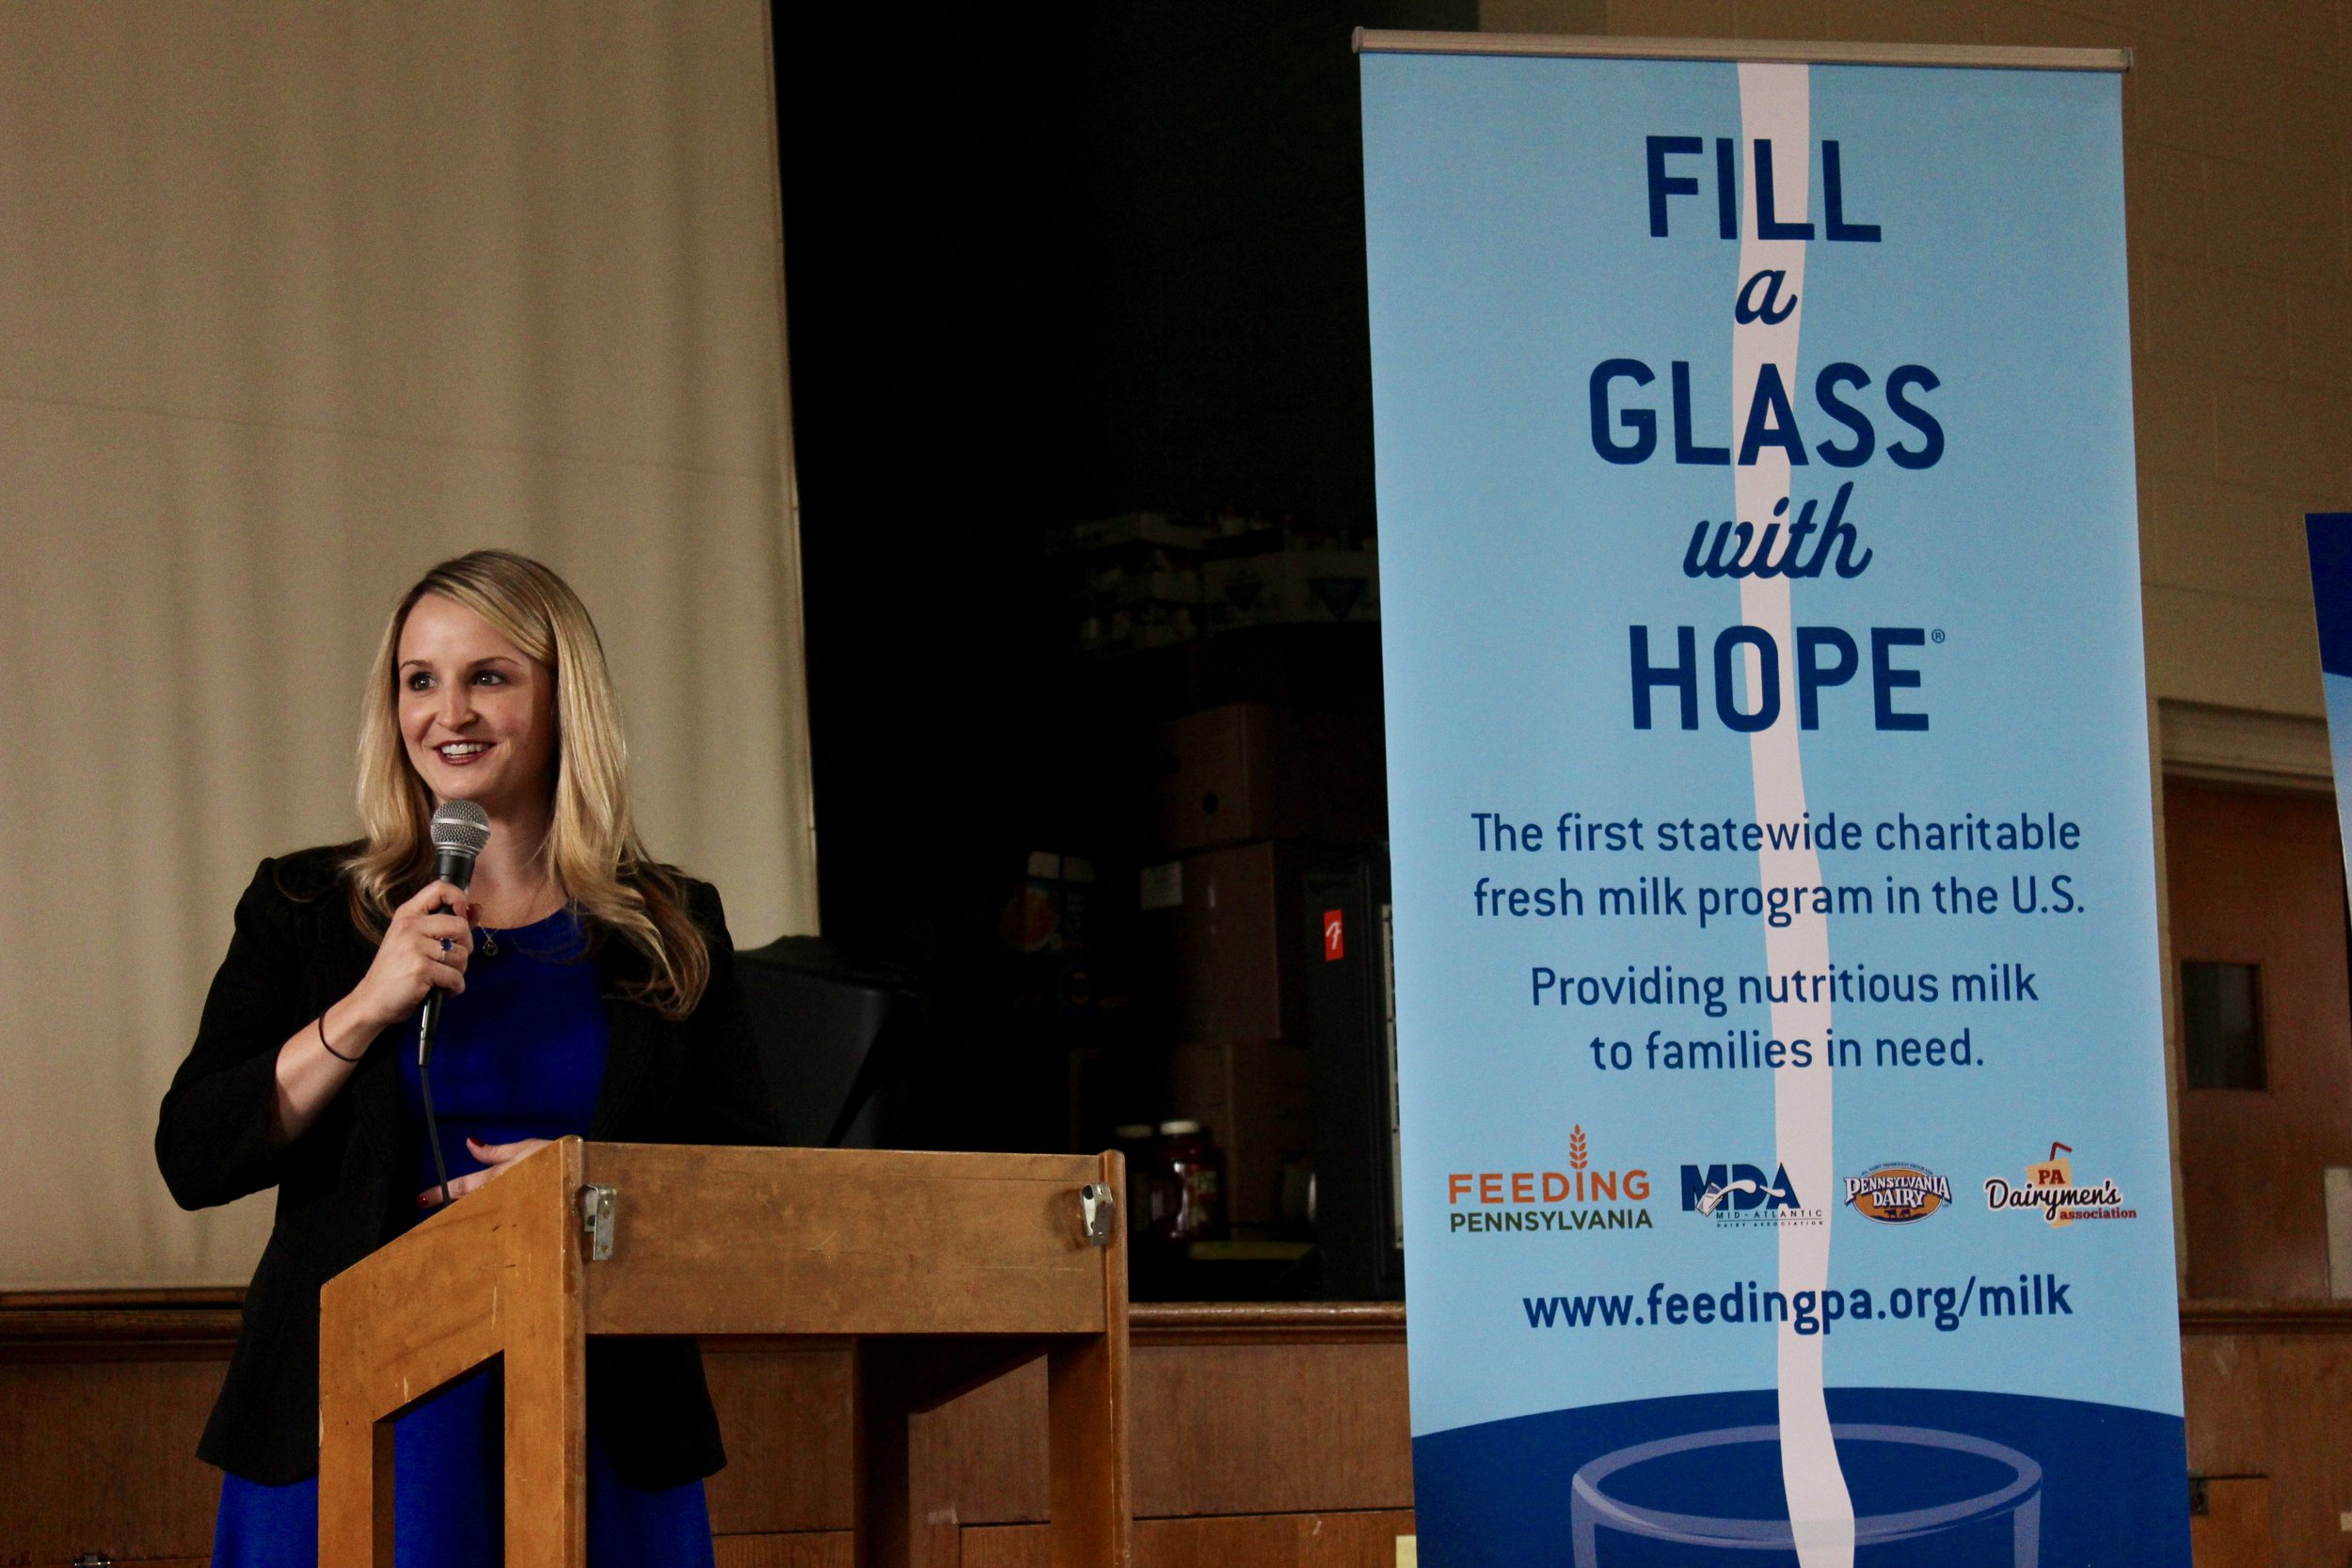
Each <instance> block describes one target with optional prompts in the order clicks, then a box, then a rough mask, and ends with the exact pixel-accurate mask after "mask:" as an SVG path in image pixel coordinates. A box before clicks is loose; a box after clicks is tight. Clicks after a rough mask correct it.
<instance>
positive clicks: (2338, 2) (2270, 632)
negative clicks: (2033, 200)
mask: <svg viewBox="0 0 2352 1568" xmlns="http://www.w3.org/2000/svg"><path fill="white" fill-rule="evenodd" d="M1478 13H1479V24H1480V26H1481V27H1482V28H1483V29H1485V30H1486V31H1488V32H1528V33H1613V34H1616V35H1619V36H1621V37H1633V38H1657V37H1675V38H1811V39H1835V40H1855V41H1865V40H1867V41H1883V42H1910V43H1998V44H2053V45H2061V46H2069V47H2080V46H2098V47H2115V46H2119V45H2120V46H2124V47H2128V48H2130V49H2131V50H2132V51H2133V61H2134V63H2133V69H2132V71H2131V72H2130V74H2129V75H2127V76H2126V77H2125V78H2124V83H2123V135H2124V150H2123V158H2124V171H2125V180H2126V184H2127V192H2126V197H2127V203H2128V223H2129V227H2130V242H2131V271H2132V345H2133V362H2134V378H2133V379H2134V388H2133V390H2134V396H2135V402H2136V405H2137V422H2138V436H2139V505H2140V551H2141V578H2142V580H2143V582H2144V583H2145V585H2146V596H2147V597H2146V603H2147V613H2148V678H2149V689H2150V694H2151V695H2152V696H2153V697H2156V698H2159V699H2172V700H2185V701H2189V702H2198V703H2211V704H2216V705H2222V706H2227V707H2235V708H2252V709H2259V710H2263V711H2266V712H2272V713H2284V714H2296V715H2302V716H2307V717H2316V716H2318V715H2319V713H2320V712H2321V706H2320V695H2319V650H2318V643H2317V640H2316V637H2315V635H2314V632H2313V630H2312V594H2311V582H2310V579H2309V576H2308V572H2307V570H2306V567H2305V563H2304V558H2303V537H2302V529H2303V515H2304V514H2305V513H2306V512H2321V511H2344V510H2352V240H2348V238H2347V230H2352V210H2348V209H2352V203H2348V202H2347V196H2348V195H2352V121H2347V119H2346V113H2347V111H2346V107H2345V105H2346V104H2347V103H2352V5H2346V4H2345V3H2344V0H2140V3H2133V0H2071V3H2068V4H2062V5H2060V4H2049V5H2037V4H2027V3H2026V0H1891V3H1890V0H1772V3H1760V0H1480V4H1479V8H1478Z"/></svg>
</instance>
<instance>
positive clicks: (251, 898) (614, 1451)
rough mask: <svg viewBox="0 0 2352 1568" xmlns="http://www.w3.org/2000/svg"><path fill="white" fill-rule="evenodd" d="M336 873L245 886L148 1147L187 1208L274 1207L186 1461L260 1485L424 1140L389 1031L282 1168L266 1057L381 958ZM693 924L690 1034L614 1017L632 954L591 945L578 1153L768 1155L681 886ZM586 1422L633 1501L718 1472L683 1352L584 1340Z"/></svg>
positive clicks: (299, 1464)
mask: <svg viewBox="0 0 2352 1568" xmlns="http://www.w3.org/2000/svg"><path fill="white" fill-rule="evenodd" d="M349 852H350V847H348V846H345V847H338V848H321V849H306V850H304V851H302V852H301V853H299V854H295V855H289V856H287V857H285V858H284V859H282V860H275V861H263V862H262V865H261V869H260V870H258V871H256V872H255V873H254V874H253V884H252V885H251V886H250V887H248V888H246V891H245V896H244V897H242V898H240V899H239V900H238V901H237V918H236V933H235V935H234V936H233V937H232V938H231V939H230V943H229V956H228V957H227V958H224V959H223V960H222V961H221V966H220V971H219V973H218V974H215V975H214V976H213V989H212V992H211V994H210V995H209V996H208V997H207V998H206V999H205V1003H204V1017H203V1022H201V1023H200V1024H199V1027H198V1030H197V1036H196V1044H195V1045H194V1047H193V1048H191V1049H190V1050H189V1052H188V1056H187V1060H185V1061H184V1062H183V1063H181V1064H180V1070H179V1071H178V1073H176V1074H174V1075H173V1078H172V1081H171V1088H170V1090H169V1091H168V1092H167V1094H166V1095H165V1096H164V1103H163V1113H162V1117H161V1119H160V1120H159V1121H158V1123H157V1125H156V1128H155V1161H156V1164H159V1165H160V1166H161V1167H162V1168H163V1174H164V1180H165V1182H166V1183H167V1185H169V1187H170V1188H171V1196H173V1197H174V1198H175V1199H177V1200H178V1201H179V1203H180V1206H181V1207H182V1208H183V1209H201V1208H206V1207H209V1206H211V1205H213V1204H216V1203H227V1202H229V1201H230V1199H232V1198H238V1197H243V1196H246V1194H247V1193H253V1192H258V1191H260V1190H261V1189H262V1188H264V1187H273V1186H274V1187H276V1188H277V1189H278V1219H277V1227H276V1228H275V1229H273V1230H272V1231H271V1233H270V1239H269V1245H268V1247H267V1248H266V1249H265V1250H264V1251H263V1252H262V1261H261V1264H260V1266H259V1267H257V1268H256V1269H255V1270H254V1271H253V1283H252V1285H251V1286H250V1287H248V1288H247V1290H246V1299H245V1325H244V1328H243V1330H242V1331H241V1332H240V1333H239V1334H238V1336H237V1348H236V1352H235V1354H233V1355H232V1356H231V1357H230V1362H229V1377H228V1381H227V1382H226V1383H225V1384H224V1385H223V1386H222V1387H221V1391H220V1398H219V1400H218V1402H215V1404H214V1406H213V1415H212V1419H211V1420H210V1421H208V1422H207V1423H206V1424H205V1428H204V1437H203V1441H202V1442H201V1443H199V1445H198V1447H197V1454H198V1457H199V1458H201V1459H203V1460H205V1461H206V1462H208V1463H210V1464H213V1465H219V1466H220V1467H221V1468H222V1469H224V1470H229V1471H232V1472H234V1473H235V1474H237V1475H240V1476H244V1477H246V1479H248V1480H251V1481H262V1482H267V1483H271V1484H282V1483H284V1482H287V1481H298V1480H300V1479H301V1478H303V1477H305V1476H308V1475H310V1474H312V1473H313V1472H314V1471H316V1470H317V1469H318V1462H319V1425H318V1420H319V1418H318V1404H319V1287H320V1286H321V1285H322V1284H324V1283H326V1280H328V1279H329V1278H331V1277H333V1276H334V1275H337V1274H339V1273H341V1272H342V1270H344V1269H346V1268H349V1267H350V1266H351V1265H352V1264H354V1263H356V1262H358V1260H359V1259H362V1258H364V1257H366V1256H367V1255H368V1254H369V1253H371V1252H373V1251H374V1250H375V1249H376V1248H377V1247H378V1246H381V1245H382V1244H383V1243H386V1242H388V1241H389V1240H391V1239H392V1238H393V1237H394V1236H397V1235H399V1234H400V1233H401V1232H402V1231H403V1230H404V1229H405V1228H406V1227H407V1226H408V1225H409V1224H411V1223H413V1221H414V1219H415V1215H416V1195H417V1188H418V1185H419V1183H418V1181H417V1180H416V1173H417V1158H418V1154H417V1150H418V1147H419V1146H418V1144H417V1143H416V1142H415V1141H414V1140H415V1139H416V1138H417V1137H418V1136H419V1134H418V1133H417V1132H416V1131H415V1130H414V1129H413V1128H411V1127H407V1126H405V1125H404V1124H405V1121H406V1117H405V1112H404V1110H403V1108H402V1106H401V1101H400V1077H399V1069H398V1062H397V1057H398V1055H399V1053H400V1051H401V1050H402V1049H403V1048H404V1047H405V1044H406V1041H405V1039H403V1038H400V1037H398V1036H399V1031H398V1030H396V1029H395V1030H390V1031H387V1032H386V1034H385V1035H384V1036H383V1037H380V1038H378V1039H377V1040H376V1042H375V1044H374V1046H373V1048H372V1049H371V1050H370V1051H369V1052H368V1053H367V1054H366V1055H365V1056H363V1057H361V1058H360V1062H359V1066H358V1069H355V1070H354V1071H353V1073H352V1075H351V1078H350V1080H349V1082H348V1083H346V1084H345V1085H344V1086H343V1092H342V1093H341V1094H339V1095H337V1096H336V1097H335V1098H334V1100H333V1101H330V1102H329V1103H328V1104H327V1105H326V1109H325V1110H323V1111H322V1112H321V1113H320V1115H319V1117H318V1119H317V1120H316V1121H314V1122H313V1123H312V1124H311V1125H310V1127H309V1128H308V1129H307V1130H306V1131H305V1132H303V1134H302V1135H301V1136H300V1137H298V1138H296V1139H294V1141H293V1142H292V1143H290V1144H287V1145H285V1146H283V1147H282V1148H281V1147H278V1146H275V1145H273V1144H272V1143H271V1141H270V1131H269V1129H270V1107H271V1103H272V1101H273V1100H274V1099H275V1097H276V1094H277V1060H278V1048H279V1047H280V1046H282V1045H283V1044H284V1043H285V1042H286V1039H287V1037H289V1036H291V1035H293V1034H294V1031H295V1030H297V1029H299V1028H301V1027H302V1026H303V1025H304V1024H306V1023H308V1022H310V1020H312V1019H314V1018H316V1017H318V1015H319V1014H320V1013H321V1012H322V1011H324V1010H325V1009H326V1006H327V1005H328V1004H330V1003H332V1002H334V1001H336V1000H337V999H339V998H341V997H342V996H344V995H346V994H348V993H349V992H350V990H352V988H353V987H355V986H357V985H358V983H359V980H360V977H361V976H362V975H363V974H366V973H367V969H368V965H369V964H370V962H372V961H373V958H374V957H375V944H374V943H373V942H369V941H368V940H367V939H366V938H365V937H363V936H361V935H360V933H359V931H358V928H357V927H354V926H353V925H352V923H351V914H350V903H349V895H348V889H347V887H346V885H345V884H344V882H343V881H342V876H341V873H340V871H339V869H338V867H339V864H340V863H341V861H342V857H343V856H344V855H346V854H348V853H349ZM688 905H689V910H690V912H691V915H692V917H693V920H694V923H695V924H696V925H697V926H698V927H701V929H702V931H703V934H704V935H705V936H706V937H707V939H708V941H709V942H710V985H709V989H708V990H707V991H705V992H704V995H703V999H702V1004H701V1006H698V1007H697V1008H695V1010H694V1012H693V1013H692V1015H691V1016H690V1017H688V1018H687V1019H685V1020H683V1021H682V1022H675V1023H674V1022H669V1021H668V1020H665V1019H663V1018H662V1017H661V1016H660V1014H659V1013H656V1012H655V1011H653V1010H652V1009H651V1008H649V1007H645V1006H640V1005H638V1004H635V1003H631V1002H628V1001H624V1000H622V999H621V997H620V995H619V990H620V988H621V987H622V986H624V985H625V984H627V983H628V981H629V980H630V979H631V978H632V977H633V976H634V975H635V974H637V973H638V971H637V969H636V968H635V964H636V961H637V960H636V959H635V955H634V953H633V952H632V950H630V949H629V948H628V946H627V945H626V944H625V943H622V942H596V943H595V944H594V961H595V962H596V967H597V970H598V972H599V975H600V978H601V980H602V983H603V988H604V993H605V999H606V1000H605V1016H606V1018H607V1020H608V1021H609V1022H610V1026H611V1043H610V1046H609V1049H608V1052H607V1054H606V1058H605V1074H604V1085H603V1087H602V1088H601V1090H600V1091H599V1092H598V1095H597V1099H596V1118H595V1122H594V1125H593V1126H592V1127H591V1129H590V1132H589V1135H590V1136H592V1137H596V1138H610V1139H617V1140H621V1141H625V1142H630V1143H751V1144H767V1143H772V1142H774V1141H775V1139H774V1134H773V1132H772V1131H771V1120H770V1117H769V1115H768V1091H767V1088H766V1085H765V1084H764V1082H763V1081H762V1078H761V1075H760V1068H759V1062H758V1058H757V1057H756V1055H755V1053H754V1051H753V1047H752V1043H751V1032H750V1022H749V1019H748V1017H747V1015H746V1013H745V1010H744V1005H743V996H742V991H741V990H740V988H739V984H738V982H737V979H736V974H735V952H734V948H733V946H732V945H731V944H730V943H729V942H728V940H727V928H726V917H725V914H724V913H723V911H722V910H721V908H720V904H719V895H718V894H717V892H716V891H714V890H713V889H712V888H711V887H710V886H709V885H708V884H707V883H703V882H694V883H691V884H690V885H689V899H688ZM458 1201H459V1202H461V1203H462V1202H464V1201H465V1200H464V1199H463V1198H460V1199H459V1200H458ZM588 1407H589V1418H590V1419H591V1420H592V1421H594V1422H595V1423H596V1433H597V1437H598V1440H599V1441H600V1442H601V1443H603V1445H604V1446H605V1449H607V1451H608V1452H609V1453H610V1454H611V1455H612V1465H613V1469H614V1470H615V1471H616V1472H617V1473H618V1474H619V1475H620V1476H621V1478H622V1479H623V1480H625V1481H629V1482H630V1483H632V1484H634V1485H639V1486H668V1485H675V1484H677V1483H680V1482H683V1481H691V1480H693V1479H695V1478H696V1477H698V1476H707V1475H709V1474H710V1473H711V1472H713V1471H715V1470H717V1469H719V1468H720V1467H721V1466H723V1465H725V1464H726V1452H725V1450H724V1449H723V1448H722V1447H721V1445H720V1441H719V1422H718V1418H717V1416H716V1415H715V1414H714V1413H713V1412H712V1410H711V1407H710V1395H709V1392H708V1390H707V1388H706V1387H705V1386H704V1383H703V1372H702V1357H701V1354H700V1352H699V1351H698V1350H697V1349H696V1348H695V1345H694V1342H693V1341H692V1340H691V1339H650V1338H648V1339H612V1340H605V1339H591V1340H590V1341H589V1343H588Z"/></svg>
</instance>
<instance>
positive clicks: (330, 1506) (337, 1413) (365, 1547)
mask: <svg viewBox="0 0 2352 1568" xmlns="http://www.w3.org/2000/svg"><path fill="white" fill-rule="evenodd" d="M339 1403H340V1404H341V1406H342V1408H341V1409H338V1408H337V1405H338V1404H339ZM357 1406H358V1402H357V1401H355V1400H349V1399H346V1400H344V1401H341V1402H338V1401H336V1400H333V1399H325V1400H322V1401H321V1402H320V1407H321V1410H322V1412H323V1419H322V1420H321V1421H320V1433H319V1560H320V1561H321V1562H322V1563H352V1564H359V1563H365V1564H368V1565H370V1568H392V1423H391V1422H389V1421H371V1420H368V1419H366V1418H365V1417H364V1416H363V1415H358V1414H349V1418H343V1417H345V1416H346V1415H347V1414H348V1413H353V1412H356V1410H357Z"/></svg>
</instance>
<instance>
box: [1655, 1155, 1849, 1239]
mask: <svg viewBox="0 0 2352 1568" xmlns="http://www.w3.org/2000/svg"><path fill="white" fill-rule="evenodd" d="M1682 1212H1684V1213H1686V1214H1693V1213H1694V1214H1698V1215H1700V1216H1702V1217H1704V1218H1708V1219H1712V1220H1714V1221H1715V1222H1716V1223H1717V1224H1719V1225H1735V1226H1784V1225H1819V1224H1820V1223H1821V1212H1820V1210H1819V1209H1806V1208H1804V1207H1802V1206H1801V1205H1800V1204H1799V1202H1798V1200H1797V1189H1796V1184H1795V1183H1794V1182H1792V1181H1790V1180H1788V1167H1787V1166H1785V1165H1774V1166H1773V1167H1772V1175H1770V1176H1766V1175H1765V1174H1764V1171H1763V1169H1762V1167H1761V1166H1757V1165H1740V1164H1721V1165H1685V1166H1683V1167H1682Z"/></svg>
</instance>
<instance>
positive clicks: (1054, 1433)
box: [1045, 1334, 1130, 1568]
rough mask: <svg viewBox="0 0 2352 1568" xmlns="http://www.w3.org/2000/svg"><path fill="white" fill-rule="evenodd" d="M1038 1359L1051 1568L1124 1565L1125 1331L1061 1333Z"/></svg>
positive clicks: (1126, 1509)
mask: <svg viewBox="0 0 2352 1568" xmlns="http://www.w3.org/2000/svg"><path fill="white" fill-rule="evenodd" d="M1045 1366H1046V1402H1047V1412H1048V1414H1047V1419H1048V1425H1049V1430H1050V1433H1051V1441H1052V1459H1051V1463H1052V1466H1053V1558H1052V1561H1053V1565H1054V1568H1126V1564H1127V1560H1128V1535H1129V1525H1128V1514H1129V1513H1130V1508H1129V1504H1128V1497H1127V1338H1126V1336H1125V1335H1123V1334H1117V1335H1114V1334H1100V1335H1094V1336H1091V1337H1089V1338H1084V1339H1076V1340H1064V1341H1062V1342H1060V1343H1058V1344H1057V1345H1056V1346H1055V1347H1054V1348H1053V1350H1051V1351H1050V1352H1048V1353H1047V1355H1046V1363H1045Z"/></svg>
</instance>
